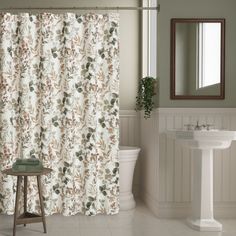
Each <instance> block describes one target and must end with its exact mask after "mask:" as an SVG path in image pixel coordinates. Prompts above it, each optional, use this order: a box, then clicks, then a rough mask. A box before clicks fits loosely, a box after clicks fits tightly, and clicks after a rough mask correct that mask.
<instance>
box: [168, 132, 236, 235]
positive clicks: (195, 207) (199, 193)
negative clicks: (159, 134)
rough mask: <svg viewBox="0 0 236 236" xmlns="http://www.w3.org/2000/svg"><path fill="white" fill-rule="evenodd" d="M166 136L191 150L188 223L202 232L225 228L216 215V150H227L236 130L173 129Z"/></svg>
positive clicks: (234, 138) (235, 137)
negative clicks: (214, 165) (189, 212)
mask: <svg viewBox="0 0 236 236" xmlns="http://www.w3.org/2000/svg"><path fill="white" fill-rule="evenodd" d="M167 137H169V138H174V139H176V140H178V142H179V144H180V145H182V146H185V147H187V148H189V149H191V155H192V160H193V173H192V177H193V182H192V215H191V217H190V218H189V219H188V223H189V225H190V226H191V227H192V228H193V229H196V230H199V231H222V224H221V223H219V222H218V221H216V220H215V219H214V214H213V149H225V148H228V147H229V146H230V145H231V142H232V140H236V131H226V130H209V131H207V130H198V131H195V130H170V131H167Z"/></svg>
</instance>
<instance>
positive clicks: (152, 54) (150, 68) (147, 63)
mask: <svg viewBox="0 0 236 236" xmlns="http://www.w3.org/2000/svg"><path fill="white" fill-rule="evenodd" d="M142 6H143V7H157V6H158V4H157V0H142ZM157 14H158V13H157V12H154V11H143V12H142V77H145V76H152V77H156V76H157Z"/></svg>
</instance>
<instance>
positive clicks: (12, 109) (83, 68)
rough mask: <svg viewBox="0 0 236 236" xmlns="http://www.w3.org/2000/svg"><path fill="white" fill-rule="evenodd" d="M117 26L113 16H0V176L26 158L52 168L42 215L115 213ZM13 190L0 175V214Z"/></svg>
mask: <svg viewBox="0 0 236 236" xmlns="http://www.w3.org/2000/svg"><path fill="white" fill-rule="evenodd" d="M118 27H119V20H118V15H117V14H114V13H113V14H93V13H90V14H83V15H78V14H74V13H66V14H52V13H41V14H29V13H20V14H11V13H0V171H1V170H3V169H6V168H10V167H11V166H12V164H13V162H14V161H15V160H16V158H29V157H35V158H39V159H40V160H42V162H43V165H44V166H45V167H49V168H52V169H53V172H52V173H51V174H50V175H48V176H43V178H42V185H43V193H44V204H45V212H46V214H53V213H62V214H64V215H74V214H76V213H83V214H86V215H95V214H98V213H104V214H115V213H117V212H118V209H119V203H118V192H119V176H118V175H119V173H118V172H119V171H118V169H119V163H118V139H119V126H118V125H119V108H118V91H119V89H118V82H119V41H118ZM36 186H37V185H36V180H35V179H34V177H31V178H30V180H29V185H28V199H29V200H28V209H29V211H32V212H37V211H38V210H39V205H38V192H37V188H36ZM15 187H16V179H15V177H11V176H6V175H3V174H2V173H0V213H7V214H12V213H13V212H14V201H15V192H14V191H15Z"/></svg>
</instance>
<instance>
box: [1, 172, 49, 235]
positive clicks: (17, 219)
mask: <svg viewBox="0 0 236 236" xmlns="http://www.w3.org/2000/svg"><path fill="white" fill-rule="evenodd" d="M51 171H52V169H49V168H43V170H42V171H41V172H14V171H13V170H12V169H6V170H3V171H2V173H4V174H6V175H13V176H17V185H16V201H15V212H14V225H13V236H15V235H16V225H21V224H24V226H26V224H30V223H38V222H42V223H43V229H44V233H46V232H47V230H46V221H45V213H44V207H43V197H42V187H41V175H46V174H49V173H50V172H51ZM28 176H36V177H37V184H38V192H39V202H40V209H41V215H37V214H33V213H29V212H27V181H28V180H27V177H28ZM22 177H24V213H23V214H21V215H20V216H18V204H19V197H20V184H21V181H22Z"/></svg>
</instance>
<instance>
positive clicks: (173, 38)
mask: <svg viewBox="0 0 236 236" xmlns="http://www.w3.org/2000/svg"><path fill="white" fill-rule="evenodd" d="M186 22H187V23H188V22H192V23H203V22H216V23H221V72H220V75H221V78H220V95H176V94H175V84H176V81H175V77H176V76H175V65H176V62H175V56H176V52H175V50H176V46H175V44H176V35H175V33H176V23H186ZM170 28H171V32H170V35H171V47H170V48H171V51H170V54H171V55H170V58H171V62H170V76H171V78H170V98H171V99H196V100H198V99H212V100H215V99H224V98H225V19H223V18H172V19H171V27H170Z"/></svg>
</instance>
